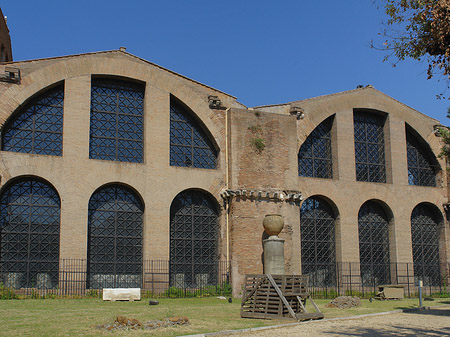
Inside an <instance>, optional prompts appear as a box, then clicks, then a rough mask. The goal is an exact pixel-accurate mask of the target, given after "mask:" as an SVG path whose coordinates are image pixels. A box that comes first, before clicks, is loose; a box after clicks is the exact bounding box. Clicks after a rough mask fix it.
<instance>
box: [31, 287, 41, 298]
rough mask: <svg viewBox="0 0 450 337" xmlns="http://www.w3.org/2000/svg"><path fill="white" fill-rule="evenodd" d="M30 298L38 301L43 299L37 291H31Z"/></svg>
mask: <svg viewBox="0 0 450 337" xmlns="http://www.w3.org/2000/svg"><path fill="white" fill-rule="evenodd" d="M30 298H31V299H34V300H38V299H41V298H42V296H41V295H40V294H39V292H37V291H36V290H35V289H31V295H30Z"/></svg>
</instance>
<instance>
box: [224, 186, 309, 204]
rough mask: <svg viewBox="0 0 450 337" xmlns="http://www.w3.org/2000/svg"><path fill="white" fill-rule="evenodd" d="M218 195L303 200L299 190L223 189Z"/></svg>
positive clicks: (272, 199) (230, 197) (257, 198)
mask: <svg viewBox="0 0 450 337" xmlns="http://www.w3.org/2000/svg"><path fill="white" fill-rule="evenodd" d="M220 196H221V197H222V199H224V200H229V199H232V198H233V197H239V198H243V199H251V200H266V201H267V200H268V201H285V202H300V201H301V200H303V197H302V194H301V193H300V191H296V190H283V191H281V190H277V189H270V190H259V189H255V190H253V189H252V190H247V189H224V190H222V192H221V193H220Z"/></svg>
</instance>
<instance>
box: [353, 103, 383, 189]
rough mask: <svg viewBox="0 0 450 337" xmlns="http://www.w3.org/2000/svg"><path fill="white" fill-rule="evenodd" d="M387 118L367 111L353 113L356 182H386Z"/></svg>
mask: <svg viewBox="0 0 450 337" xmlns="http://www.w3.org/2000/svg"><path fill="white" fill-rule="evenodd" d="M384 122H385V118H384V117H382V116H379V115H376V114H374V113H370V112H366V111H355V112H354V113H353V126H354V137H355V164H356V180H358V181H369V182H376V183H385V182H386V165H385V155H384V131H383V128H384Z"/></svg>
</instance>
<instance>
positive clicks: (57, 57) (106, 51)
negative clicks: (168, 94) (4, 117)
mask: <svg viewBox="0 0 450 337" xmlns="http://www.w3.org/2000/svg"><path fill="white" fill-rule="evenodd" d="M107 53H123V54H125V55H128V56H131V57H134V58H136V59H138V60H140V61H143V62H145V63H147V64H150V65H152V66H154V67H157V68H159V69H162V70H164V71H167V72H169V73H171V74H173V75H176V76H178V77H181V78H183V79H185V80H188V81H191V82H193V83H195V84H199V85H201V86H203V87H205V88H208V89H212V90H214V91H217V92H219V93H221V94H223V95H226V96H228V97H231V98H234V99H236V97H235V96H233V95H230V94H227V93H226V92H224V91H221V90H219V89H216V88H213V87H211V86H209V85H206V84H204V83H201V82H199V81H196V80H193V79H192V78H189V77H187V76H184V75H181V74H179V73H177V72H175V71H173V70H170V69H167V68H164V67H163V66H160V65H159V64H156V63H153V62H150V61H147V60H146V59H143V58H141V57H139V56H136V55H134V54H131V53H129V52H127V51H123V50H120V49H113V50H104V51H96V52H89V53H81V54H71V55H63V56H53V57H44V58H38V59H33V60H23V61H12V62H6V63H9V64H14V63H31V62H36V61H47V60H59V59H64V58H72V57H79V56H89V55H98V54H107Z"/></svg>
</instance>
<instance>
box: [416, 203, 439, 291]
mask: <svg viewBox="0 0 450 337" xmlns="http://www.w3.org/2000/svg"><path fill="white" fill-rule="evenodd" d="M440 222H442V216H441V215H440V214H439V213H438V212H437V210H436V209H432V208H431V207H430V206H429V205H426V204H424V203H421V204H419V205H417V206H416V207H415V208H414V210H413V211H412V213H411V242H412V253H413V264H414V277H416V278H418V279H420V280H423V281H425V283H426V284H432V285H440V284H441V279H440V278H441V273H440V256H439V223H440ZM435 269H437V270H438V271H439V272H438V273H436V272H435Z"/></svg>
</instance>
